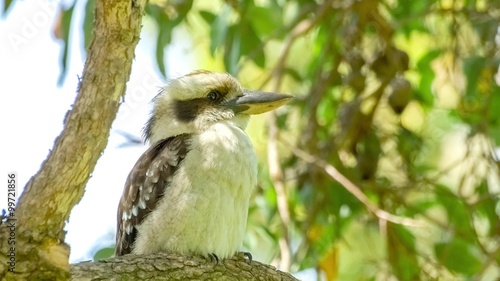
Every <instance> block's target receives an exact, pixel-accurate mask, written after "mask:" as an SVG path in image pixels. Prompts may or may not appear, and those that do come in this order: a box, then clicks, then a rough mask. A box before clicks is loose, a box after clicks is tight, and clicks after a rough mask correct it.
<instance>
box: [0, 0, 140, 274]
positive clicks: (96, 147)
mask: <svg viewBox="0 0 500 281" xmlns="http://www.w3.org/2000/svg"><path fill="white" fill-rule="evenodd" d="M146 2H147V1H146V0H132V1H121V0H106V1H97V3H96V17H95V21H94V34H93V35H94V36H93V40H92V42H91V44H90V47H89V50H88V57H87V61H86V63H85V68H84V71H83V78H82V81H81V84H80V87H79V89H78V95H77V98H76V101H75V103H74V105H73V109H72V110H71V111H70V112H68V114H67V116H66V118H65V120H64V130H63V132H62V133H61V135H60V136H59V137H58V138H57V139H56V141H55V144H54V147H53V149H52V151H51V152H50V154H49V156H48V158H47V159H46V160H45V162H44V163H43V164H42V167H41V169H40V171H39V172H38V173H37V174H36V175H35V176H34V177H33V178H31V179H30V181H29V182H28V184H27V185H26V188H25V190H24V193H23V194H22V196H21V197H20V200H19V202H18V205H17V208H16V210H15V212H13V213H12V215H14V216H12V217H10V219H9V221H7V224H8V225H12V224H14V225H15V228H13V231H12V228H11V229H9V228H7V227H4V226H3V225H2V227H1V228H0V242H1V243H0V245H1V246H0V277H2V278H1V279H2V280H64V279H68V278H70V268H69V264H68V257H69V247H68V246H67V245H66V244H65V243H64V236H65V232H64V225H65V222H66V221H67V220H68V218H69V215H70V212H71V210H72V208H73V207H74V206H75V204H76V203H78V202H79V201H80V199H81V198H82V196H83V193H84V189H85V185H86V183H87V181H88V179H89V177H90V174H91V173H92V171H93V169H94V166H95V164H96V162H97V160H98V159H99V157H100V156H101V154H102V152H103V150H104V148H105V147H106V144H107V140H108V136H109V129H110V128H111V124H112V122H113V120H114V119H115V116H116V113H117V111H118V108H119V105H120V100H121V99H122V98H123V95H124V93H125V85H126V83H127V81H128V80H129V76H130V71H131V65H132V60H133V58H134V50H135V47H136V45H137V43H138V41H139V34H140V31H141V20H142V16H143V14H144V7H145V5H146ZM47 110H50V108H47ZM35 137H36V136H35ZM12 236H14V239H15V240H14V242H15V244H10V245H9V244H8V243H6V241H7V238H8V237H11V238H12ZM12 249H14V251H12ZM11 253H14V257H12V254H11ZM7 254H11V256H10V257H9V256H7ZM12 260H14V265H13V264H12ZM8 262H11V263H10V264H8ZM12 271H13V272H12Z"/></svg>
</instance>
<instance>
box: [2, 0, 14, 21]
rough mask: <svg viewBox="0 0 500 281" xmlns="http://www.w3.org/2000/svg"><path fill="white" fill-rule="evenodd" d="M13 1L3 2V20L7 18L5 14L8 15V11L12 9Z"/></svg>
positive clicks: (6, 0)
mask: <svg viewBox="0 0 500 281" xmlns="http://www.w3.org/2000/svg"><path fill="white" fill-rule="evenodd" d="M13 2H14V1H12V0H5V1H4V2H3V11H2V15H3V16H4V18H5V17H6V16H7V14H8V13H9V9H10V8H11V7H12V3H13Z"/></svg>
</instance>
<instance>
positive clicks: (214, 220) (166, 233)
mask: <svg viewBox="0 0 500 281" xmlns="http://www.w3.org/2000/svg"><path fill="white" fill-rule="evenodd" d="M290 99H292V96H290V95H284V94H276V93H268V92H260V91H249V90H245V89H243V88H242V87H241V85H240V83H238V81H237V80H236V79H235V78H233V77H232V76H231V75H229V74H222V73H215V72H209V71H196V72H193V73H190V74H188V75H185V76H183V77H180V78H178V79H175V80H172V81H171V82H170V83H169V84H168V85H167V86H166V87H165V88H164V89H163V90H162V91H161V92H160V93H159V94H158V96H156V97H155V98H154V99H153V102H154V109H153V112H152V114H151V117H150V119H149V121H148V122H147V123H146V126H145V129H144V136H145V139H146V140H149V142H150V143H151V146H150V147H149V149H147V150H146V152H144V154H143V155H142V156H141V157H140V158H139V160H138V161H137V163H136V164H135V166H134V167H133V169H132V171H131V172H130V174H129V176H128V178H127V180H126V183H125V189H124V191H123V195H122V198H121V200H120V204H119V206H118V224H117V233H116V255H117V256H120V255H125V254H128V253H132V254H151V253H156V252H171V253H179V254H201V255H215V256H216V257H218V258H228V257H231V256H233V255H234V254H235V253H236V252H237V251H238V249H239V247H240V246H241V244H242V242H243V236H244V232H245V228H246V223H247V215H248V205H249V199H250V195H251V192H252V190H253V188H254V187H255V185H256V184H257V159H256V155H255V152H254V149H253V146H252V144H251V142H250V139H249V138H248V136H247V135H246V133H245V131H244V130H245V127H246V125H247V123H248V121H249V116H250V115H251V114H260V113H264V112H267V111H270V110H273V109H275V108H278V107H280V106H282V105H283V104H285V103H287V102H288V101H289V100H290Z"/></svg>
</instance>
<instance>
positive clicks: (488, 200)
mask: <svg viewBox="0 0 500 281" xmlns="http://www.w3.org/2000/svg"><path fill="white" fill-rule="evenodd" d="M476 191H477V192H478V196H479V198H480V200H479V201H478V202H477V204H476V208H475V209H476V210H477V211H478V213H479V214H481V215H482V216H484V217H485V218H486V219H487V220H488V224H489V226H488V235H491V236H493V235H494V234H495V232H496V231H497V230H498V229H500V220H499V219H498V215H497V213H496V209H497V205H499V206H500V200H499V198H498V195H493V194H491V193H490V191H489V189H488V182H487V181H483V182H482V183H481V184H480V185H479V186H478V187H477V188H476Z"/></svg>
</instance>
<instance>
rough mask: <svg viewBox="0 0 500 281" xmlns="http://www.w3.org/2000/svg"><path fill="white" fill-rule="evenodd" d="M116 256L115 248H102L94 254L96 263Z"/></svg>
mask: <svg viewBox="0 0 500 281" xmlns="http://www.w3.org/2000/svg"><path fill="white" fill-rule="evenodd" d="M114 254H115V248H114V247H106V248H102V249H100V250H99V251H97V252H96V253H95V254H94V258H93V259H94V261H98V260H104V259H109V258H111V257H112V256H113V255H114Z"/></svg>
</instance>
